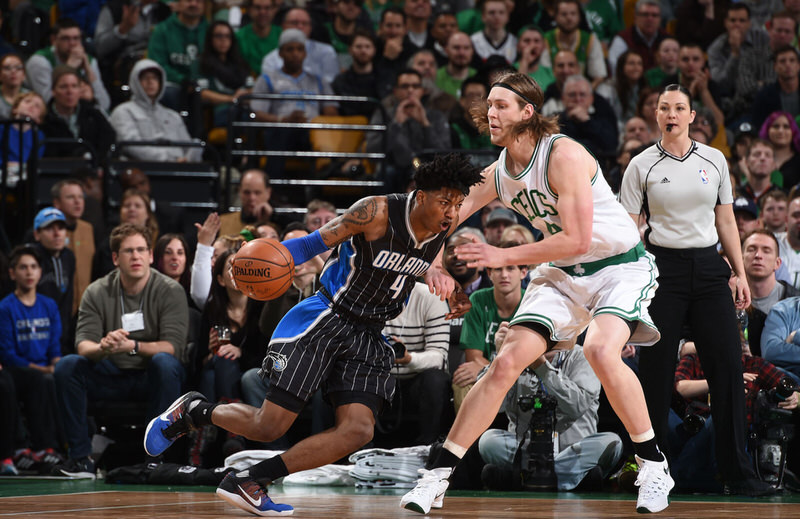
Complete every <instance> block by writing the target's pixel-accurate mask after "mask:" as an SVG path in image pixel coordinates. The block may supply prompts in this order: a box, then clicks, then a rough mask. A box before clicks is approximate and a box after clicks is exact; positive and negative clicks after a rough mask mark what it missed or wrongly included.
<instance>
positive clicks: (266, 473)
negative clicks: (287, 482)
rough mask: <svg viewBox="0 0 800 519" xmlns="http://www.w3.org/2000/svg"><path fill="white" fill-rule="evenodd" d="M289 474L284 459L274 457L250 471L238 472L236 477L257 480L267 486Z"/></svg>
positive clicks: (251, 468) (256, 465) (254, 466)
mask: <svg viewBox="0 0 800 519" xmlns="http://www.w3.org/2000/svg"><path fill="white" fill-rule="evenodd" d="M288 474H289V469H287V468H286V464H285V463H284V462H283V458H281V457H280V456H273V457H272V458H269V459H266V460H264V461H262V462H260V463H256V464H255V465H253V466H252V467H250V468H249V469H246V470H242V471H239V472H237V473H236V476H237V477H249V478H252V479H257V480H259V481H261V482H262V483H264V484H267V483H270V482H272V481H275V480H276V479H278V478H282V477H283V476H286V475H288Z"/></svg>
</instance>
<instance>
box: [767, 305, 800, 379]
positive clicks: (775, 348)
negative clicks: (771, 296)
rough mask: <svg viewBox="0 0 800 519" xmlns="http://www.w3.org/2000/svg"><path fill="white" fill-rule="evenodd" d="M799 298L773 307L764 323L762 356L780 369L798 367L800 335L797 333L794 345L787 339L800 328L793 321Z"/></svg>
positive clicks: (793, 341)
mask: <svg viewBox="0 0 800 519" xmlns="http://www.w3.org/2000/svg"><path fill="white" fill-rule="evenodd" d="M796 299H797V298H792V299H785V300H784V301H781V302H779V303H778V304H776V305H775V306H773V307H772V310H771V311H770V312H769V315H767V320H766V322H765V323H764V332H763V333H762V334H761V355H762V357H763V358H764V360H767V361H769V362H771V363H773V364H775V365H776V366H778V367H780V368H786V367H787V366H796V365H798V358H800V355H798V354H800V350H798V347H800V333H795V336H794V339H793V340H792V343H788V342H786V338H787V337H788V336H789V334H790V333H792V331H793V330H796V329H798V328H800V326H798V323H797V322H794V320H793V319H792V314H793V313H794V312H793V311H794V306H795V305H792V304H786V303H792V302H794V300H796Z"/></svg>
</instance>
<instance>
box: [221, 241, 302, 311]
mask: <svg viewBox="0 0 800 519" xmlns="http://www.w3.org/2000/svg"><path fill="white" fill-rule="evenodd" d="M231 267H232V269H233V279H234V281H235V282H236V288H238V289H239V290H240V291H241V292H242V293H243V294H246V295H247V297H250V298H252V299H257V300H258V301H269V300H271V299H276V298H278V297H280V296H282V295H283V294H284V293H285V292H286V290H288V288H289V286H290V285H291V284H292V280H293V279H294V259H293V258H292V255H291V254H289V251H288V250H287V249H286V247H284V246H283V244H281V242H279V241H277V240H273V239H270V238H258V239H255V240H251V241H249V242H247V243H245V244H244V245H242V248H241V249H239V252H237V253H236V256H234V257H233V262H232V263H231Z"/></svg>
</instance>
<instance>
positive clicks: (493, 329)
mask: <svg viewBox="0 0 800 519" xmlns="http://www.w3.org/2000/svg"><path fill="white" fill-rule="evenodd" d="M517 245H519V244H518V243H517V242H503V243H501V244H500V247H501V248H509V247H515V246H517ZM486 272H487V274H488V275H489V279H491V281H492V285H493V286H492V287H491V288H482V289H480V290H476V291H475V292H473V293H472V295H471V296H469V300H470V302H471V303H472V308H471V309H470V311H469V312H467V314H466V315H465V316H464V325H463V327H462V328H461V341H460V344H459V347H460V348H461V349H462V350H464V355H465V358H466V361H465V362H464V363H463V364H461V365H460V366H459V367H458V368H456V370H455V372H454V373H453V402H454V405H455V408H456V412H457V411H458V408H459V407H460V406H461V402H462V401H463V400H464V397H465V396H466V394H467V392H468V391H469V389H470V388H471V387H472V386H473V385H474V384H475V382H476V381H477V379H478V373H479V372H480V371H481V370H482V369H483V368H484V366H486V365H488V364H489V362H491V360H492V359H493V358H494V356H495V354H496V352H495V340H496V337H505V334H506V332H507V331H508V321H510V320H511V318H512V317H513V316H514V314H515V313H516V311H517V309H518V308H519V303H520V301H522V296H523V295H524V294H525V291H524V290H523V289H522V280H523V279H524V278H525V276H527V275H528V266H527V265H507V266H505V267H501V268H488V267H487V268H486Z"/></svg>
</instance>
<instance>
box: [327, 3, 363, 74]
mask: <svg viewBox="0 0 800 519" xmlns="http://www.w3.org/2000/svg"><path fill="white" fill-rule="evenodd" d="M361 4H362V0H334V2H333V19H332V20H331V21H329V22H326V23H325V30H326V31H327V33H328V37H329V38H330V42H331V45H333V48H334V50H335V51H336V57H337V58H338V59H339V68H340V69H341V70H345V69H347V68H348V67H349V66H350V65H351V64H352V63H353V61H352V59H351V56H350V51H349V47H350V42H352V41H353V36H354V35H355V32H356V28H357V27H358V24H357V21H358V19H359V18H360V17H361V12H362V7H361ZM364 29H367V30H369V29H371V28H369V27H365V28H364Z"/></svg>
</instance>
